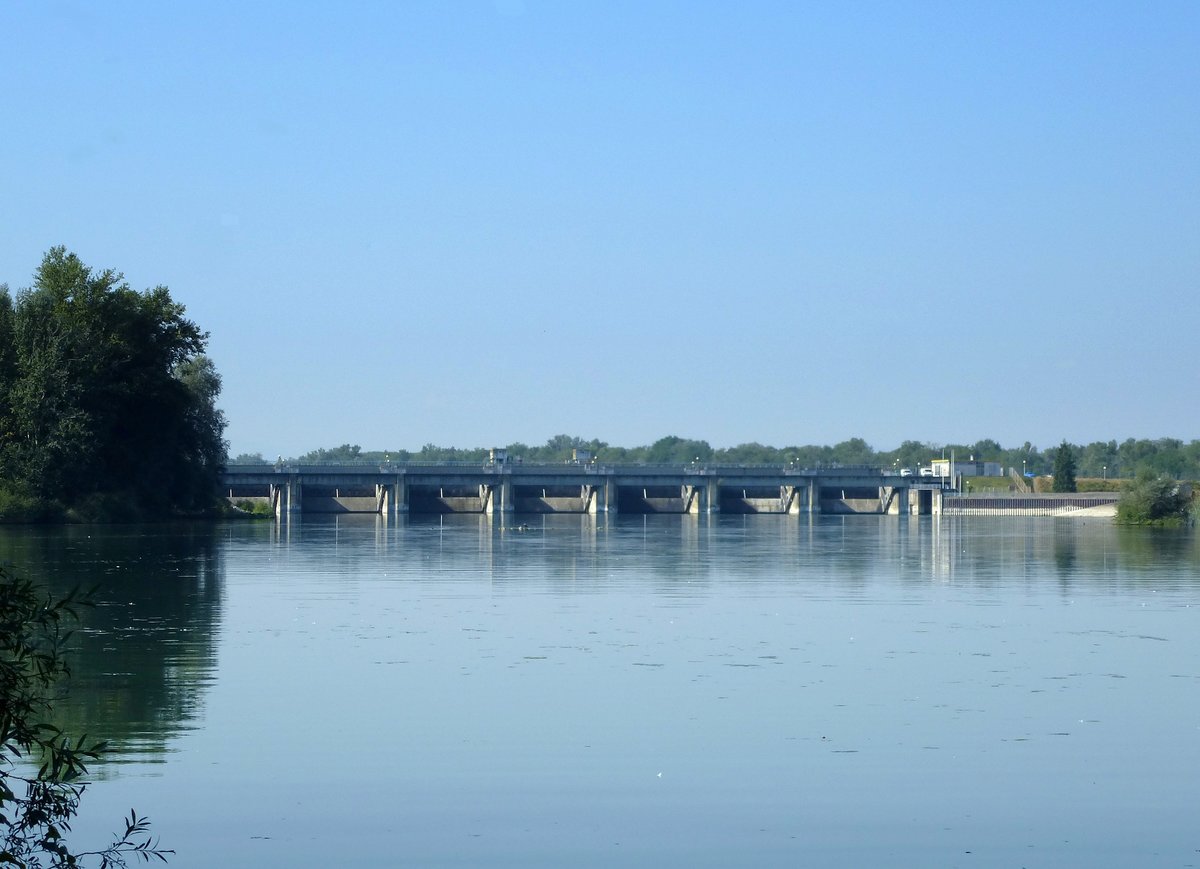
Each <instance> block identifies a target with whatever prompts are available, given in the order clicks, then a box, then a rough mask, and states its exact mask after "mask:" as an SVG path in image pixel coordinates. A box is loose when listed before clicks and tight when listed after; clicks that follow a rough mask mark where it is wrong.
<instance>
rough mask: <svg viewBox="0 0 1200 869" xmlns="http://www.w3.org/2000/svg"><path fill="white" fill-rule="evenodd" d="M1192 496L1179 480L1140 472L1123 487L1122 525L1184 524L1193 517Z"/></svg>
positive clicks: (1118, 510) (1118, 508)
mask: <svg viewBox="0 0 1200 869" xmlns="http://www.w3.org/2000/svg"><path fill="white" fill-rule="evenodd" d="M1190 514H1191V497H1190V494H1189V493H1188V492H1187V491H1185V489H1184V487H1183V486H1181V485H1180V484H1179V483H1178V482H1177V481H1175V480H1173V479H1171V478H1170V477H1162V476H1159V475H1158V474H1155V473H1154V472H1153V471H1149V470H1144V471H1139V472H1138V475H1137V477H1136V478H1134V479H1133V480H1131V481H1130V482H1128V483H1127V484H1126V485H1125V487H1124V488H1123V490H1122V493H1121V500H1120V502H1119V503H1118V504H1117V522H1118V523H1119V524H1121V525H1162V526H1180V525H1184V524H1186V523H1187V522H1188V521H1189V520H1190V518H1191V515H1190Z"/></svg>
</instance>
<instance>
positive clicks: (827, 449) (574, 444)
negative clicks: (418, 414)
mask: <svg viewBox="0 0 1200 869" xmlns="http://www.w3.org/2000/svg"><path fill="white" fill-rule="evenodd" d="M1064 445H1065V446H1067V447H1069V449H1070V451H1071V453H1072V456H1073V458H1074V463H1075V466H1074V471H1075V474H1076V475H1077V476H1079V477H1096V478H1101V477H1108V478H1110V479H1115V478H1131V477H1133V476H1135V475H1136V474H1137V473H1138V472H1139V471H1141V470H1149V471H1153V472H1154V473H1155V474H1159V475H1165V476H1168V477H1172V478H1174V479H1200V441H1197V440H1193V441H1191V442H1190V443H1184V442H1183V441H1181V440H1177V439H1174V438H1158V439H1155V440H1144V439H1143V440H1135V439H1133V438H1129V439H1127V440H1125V441H1122V442H1120V443H1118V442H1117V441H1115V440H1111V441H1094V442H1092V443H1089V444H1072V443H1069V442H1067V441H1063V442H1062V443H1060V444H1058V445H1056V446H1053V447H1049V448H1047V449H1039V448H1038V447H1037V446H1035V445H1034V444H1032V443H1029V442H1025V443H1023V444H1021V445H1020V446H1018V447H1003V446H1001V445H1000V444H999V443H998V442H997V441H995V440H992V439H990V438H985V439H983V440H979V441H975V442H974V443H945V444H943V443H934V442H929V441H915V440H908V441H904V442H903V443H901V444H900V446H898V447H896V448H895V449H892V450H876V449H875V448H873V447H872V446H871V445H870V444H868V443H867V442H866V441H865V440H863V439H862V438H850V439H849V440H845V441H842V442H841V443H837V444H833V445H832V446H819V445H813V444H809V445H804V446H785V447H773V446H766V445H764V444H759V443H747V444H739V445H738V446H735V447H716V448H714V447H713V446H712V445H711V444H709V443H708V441H705V440H696V439H692V438H682V437H677V436H674V435H671V436H668V437H663V438H659V439H658V440H657V441H655V442H654V443H652V444H649V445H646V446H639V447H620V446H614V445H611V444H608V443H606V442H604V441H601V440H597V439H594V438H593V439H590V440H588V439H585V438H581V437H575V436H572V435H565V434H560V435H555V436H554V437H552V438H550V439H549V440H547V441H546V443H545V444H542V445H539V446H530V445H529V444H525V443H520V442H515V443H510V444H506V445H504V447H503V448H504V449H505V450H507V452H508V456H509V458H510V459H517V458H521V459H523V460H524V461H527V462H564V461H570V460H571V459H572V457H573V455H574V454H575V452H576V451H578V450H583V451H586V452H587V453H589V454H590V455H591V456H593V457H594V458H595V459H596V461H598V462H606V463H610V464H619V463H624V462H629V463H663V464H687V463H689V462H709V463H717V462H721V463H731V464H771V465H787V464H795V465H797V466H798V467H805V468H819V467H830V466H833V465H841V466H847V465H870V466H872V467H879V468H911V469H913V470H914V471H915V470H916V469H918V468H921V467H926V466H928V465H929V463H930V461H931V460H933V459H935V458H949V457H950V456H951V455H952V454H953V455H954V456H955V457H956V458H957V459H959V460H960V461H961V460H967V459H972V458H973V459H975V460H978V461H988V462H997V463H999V464H1000V465H1001V466H1002V467H1003V468H1004V470H1005V472H1006V473H1007V471H1008V469H1009V468H1013V469H1015V470H1016V471H1017V473H1026V474H1030V475H1034V476H1042V475H1048V474H1052V473H1054V466H1055V460H1056V458H1057V457H1058V454H1059V451H1060V450H1061V449H1062V448H1063V446H1064ZM488 454H489V450H488V448H486V447H474V448H467V449H464V448H460V447H443V446H438V445H436V444H425V445H424V446H423V447H421V449H419V450H415V451H411V450H406V449H392V450H363V449H362V447H361V446H359V445H357V444H342V445H341V446H337V447H330V448H322V449H316V450H312V451H310V452H308V453H305V454H303V455H301V456H294V457H291V458H288V459H287V461H289V462H300V463H311V462H338V461H371V462H374V461H379V462H382V461H387V460H391V461H394V462H407V461H428V462H444V461H464V462H482V461H485V460H486V459H487V457H488ZM271 460H273V459H266V458H264V457H263V456H262V455H261V454H260V453H250V454H242V455H240V456H238V457H237V458H236V459H235V460H234V461H236V462H256V461H258V462H261V461H271Z"/></svg>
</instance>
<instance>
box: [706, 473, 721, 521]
mask: <svg viewBox="0 0 1200 869" xmlns="http://www.w3.org/2000/svg"><path fill="white" fill-rule="evenodd" d="M704 501H705V504H704V507H705V511H706V512H708V513H720V512H721V483H720V481H719V480H717V479H716V478H715V477H714V478H713V479H710V480H708V481H707V483H706V484H705V487H704Z"/></svg>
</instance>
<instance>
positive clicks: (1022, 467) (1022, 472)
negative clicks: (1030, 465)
mask: <svg viewBox="0 0 1200 869" xmlns="http://www.w3.org/2000/svg"><path fill="white" fill-rule="evenodd" d="M1021 476H1022V477H1024V476H1025V460H1024V459H1021Z"/></svg>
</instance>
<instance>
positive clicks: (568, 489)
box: [224, 462, 945, 515]
mask: <svg viewBox="0 0 1200 869" xmlns="http://www.w3.org/2000/svg"><path fill="white" fill-rule="evenodd" d="M224 485H225V489H226V494H227V495H228V497H229V498H230V499H231V500H232V501H234V502H237V501H239V500H252V501H260V502H266V503H269V504H270V505H271V508H272V509H273V510H274V512H275V513H276V514H280V515H281V514H288V513H382V514H384V515H389V514H391V515H395V514H400V513H489V514H490V513H638V514H651V513H772V514H783V515H798V514H805V513H876V514H892V515H899V514H914V515H922V514H929V513H934V512H937V506H938V504H939V503H940V501H939V498H940V494H941V492H942V490H943V487H944V485H945V481H943V480H942V479H940V478H928V477H925V478H922V477H911V476H900V475H893V474H885V473H883V472H882V471H880V470H879V469H878V468H867V467H852V468H823V469H817V470H813V469H805V468H794V467H779V466H746V465H703V464H699V463H693V464H689V465H682V466H680V465H625V466H622V465H612V466H609V465H595V464H563V465H551V464H545V465H535V464H521V463H511V462H495V463H487V464H482V465H481V464H477V463H452V462H446V463H437V464H419V463H409V464H391V463H384V464H382V465H381V464H337V465H284V464H277V465H265V464H264V465H231V466H230V467H229V468H227V469H226V471H225V477H224Z"/></svg>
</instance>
